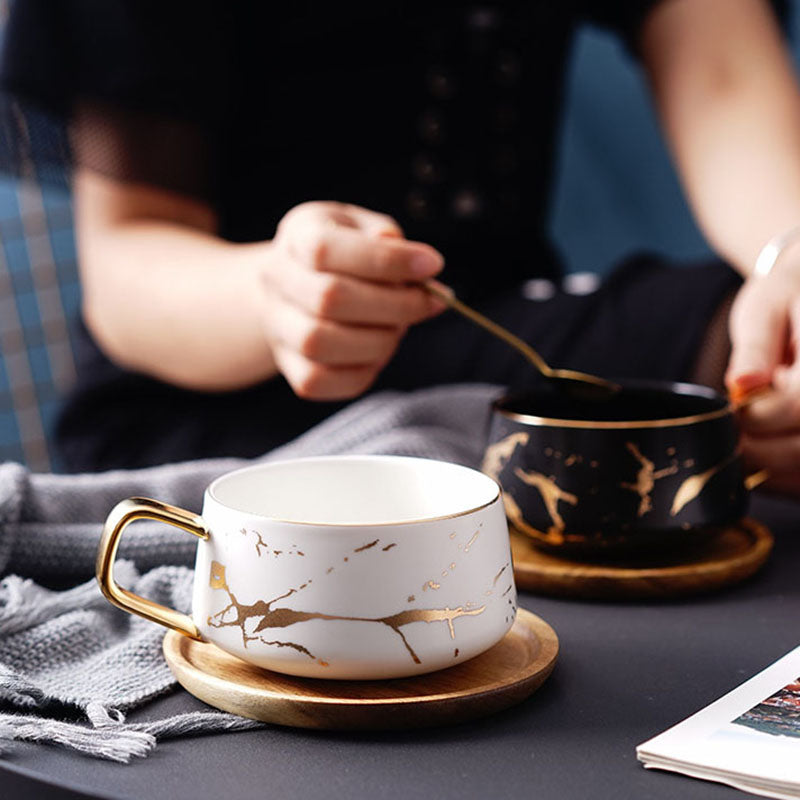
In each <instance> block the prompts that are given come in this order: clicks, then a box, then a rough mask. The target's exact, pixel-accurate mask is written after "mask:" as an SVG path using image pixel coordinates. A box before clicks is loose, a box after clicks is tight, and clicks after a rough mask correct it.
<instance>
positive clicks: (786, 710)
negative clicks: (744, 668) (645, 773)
mask: <svg viewBox="0 0 800 800" xmlns="http://www.w3.org/2000/svg"><path fill="white" fill-rule="evenodd" d="M636 755H637V757H638V758H639V760H640V761H641V762H642V763H643V764H644V765H645V767H650V768H656V769H666V770H670V771H672V772H680V773H682V774H684V775H691V776H692V777H694V778H705V779H706V780H712V781H719V782H720V783H727V784H729V785H730V786H734V787H736V788H737V789H742V790H744V791H748V792H753V793H754V794H760V795H763V796H765V797H779V798H795V797H797V798H800V647H797V648H795V649H794V650H792V651H791V652H790V653H788V654H787V655H785V656H784V657H783V658H781V659H780V660H778V661H776V662H775V663H774V664H772V665H770V666H769V667H767V668H766V669H765V670H764V671H763V672H760V673H759V674H758V675H756V676H755V677H754V678H751V679H750V680H749V681H747V682H746V683H743V684H742V685H741V686H739V687H737V688H736V689H734V690H733V691H732V692H729V693H728V694H726V695H725V696H724V697H722V698H720V699H719V700H717V701H716V702H715V703H712V704H711V705H710V706H707V707H706V708H704V709H703V710H702V711H698V712H697V713H696V714H694V715H693V716H691V717H689V718H688V719H686V720H684V721H683V722H681V723H679V724H678V725H675V726H674V727H673V728H670V729H669V730H667V731H665V732H664V733H662V734H659V735H658V736H656V737H655V738H653V739H650V740H649V741H647V742H645V743H644V744H640V745H639V746H638V747H637V748H636Z"/></svg>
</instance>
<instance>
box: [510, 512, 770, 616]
mask: <svg viewBox="0 0 800 800" xmlns="http://www.w3.org/2000/svg"><path fill="white" fill-rule="evenodd" d="M773 541H774V540H773V538H772V534H771V533H770V532H769V530H768V529H767V528H766V527H765V526H764V525H762V524H761V523H760V522H757V521H756V520H754V519H750V518H746V519H743V520H741V522H739V523H737V524H736V525H731V526H729V527H725V528H720V529H719V530H717V531H714V532H713V533H712V534H710V536H709V537H708V538H707V539H705V540H704V541H703V542H701V543H698V544H697V545H695V546H693V547H691V548H688V549H685V550H680V551H675V552H670V553H666V554H664V553H662V554H661V555H660V556H658V555H654V556H651V557H649V558H648V559H647V560H645V559H644V558H643V557H641V556H640V557H638V558H636V559H634V558H628V559H625V560H619V561H614V562H610V561H602V562H595V563H591V562H579V561H570V560H568V559H566V558H563V557H559V556H555V555H552V554H550V553H546V552H543V551H542V550H538V549H537V548H536V547H535V546H534V545H533V543H532V542H531V540H530V539H529V538H528V537H527V536H525V534H523V533H520V532H519V531H517V530H515V529H514V528H513V527H512V528H511V553H512V555H513V558H514V579H515V581H516V584H517V588H519V589H525V590H528V591H531V592H535V593H536V594H544V595H553V596H557V597H574V598H581V599H591V600H624V599H628V600H635V599H648V598H651V599H652V598H669V597H679V596H683V595H688V594H698V593H701V592H711V591H714V590H716V589H721V588H723V587H725V586H730V585H732V584H735V583H738V582H739V581H743V580H745V579H746V578H749V577H750V576H751V575H753V573H755V572H756V571H757V570H758V569H759V568H760V567H761V566H762V565H763V564H764V562H765V561H766V560H767V557H768V556H769V554H770V551H771V550H772V545H773Z"/></svg>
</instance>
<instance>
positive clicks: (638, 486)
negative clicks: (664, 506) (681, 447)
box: [620, 442, 678, 517]
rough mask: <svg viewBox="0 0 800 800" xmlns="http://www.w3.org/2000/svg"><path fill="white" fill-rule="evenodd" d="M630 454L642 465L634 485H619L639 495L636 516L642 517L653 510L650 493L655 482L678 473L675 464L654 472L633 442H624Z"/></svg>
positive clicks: (648, 461)
mask: <svg viewBox="0 0 800 800" xmlns="http://www.w3.org/2000/svg"><path fill="white" fill-rule="evenodd" d="M625 447H627V448H628V451H629V452H630V454H631V455H632V456H633V457H634V458H635V459H636V460H637V461H638V462H639V463H640V464H641V465H642V466H641V469H640V470H639V471H638V472H637V473H636V483H625V482H623V483H621V484H620V486H621V487H622V488H623V489H630V490H631V491H632V492H636V494H638V495H639V510H638V511H637V512H636V513H637V516H640V517H643V516H644V515H645V514H646V513H647V512H648V511H652V510H653V500H652V498H651V497H650V493H651V492H652V491H653V488H654V487H655V485H656V481H657V480H659V479H660V478H665V477H666V476H667V475H674V474H675V473H676V472H677V471H678V465H677V464H671V465H670V466H669V467H665V468H664V469H659V470H656V468H655V464H654V463H653V462H652V461H651V460H650V459H649V458H647V457H646V456H644V455H642V453H641V451H640V450H639V448H638V447H637V446H636V445H635V444H634V443H633V442H625Z"/></svg>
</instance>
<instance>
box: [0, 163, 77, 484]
mask: <svg viewBox="0 0 800 800" xmlns="http://www.w3.org/2000/svg"><path fill="white" fill-rule="evenodd" d="M79 296H80V290H79V286H78V277H77V268H76V259H75V241H74V236H73V230H72V210H71V205H70V198H69V194H68V192H67V191H66V189H64V190H56V189H53V188H48V189H47V191H44V192H43V191H42V189H41V187H40V186H39V185H38V184H37V183H35V182H34V181H16V180H13V179H11V178H5V179H2V180H0V461H5V460H14V461H21V462H23V463H25V464H28V465H29V466H30V467H32V468H33V469H36V470H40V471H47V470H50V469H57V468H58V463H57V461H56V460H55V458H54V455H53V453H52V450H51V448H50V446H49V437H50V432H51V430H52V425H53V421H54V416H55V412H56V409H57V407H58V404H59V402H60V397H61V396H62V395H63V393H64V392H65V391H66V390H67V389H68V388H69V386H70V385H71V383H72V381H73V379H74V375H75V368H74V363H73V358H72V346H71V341H70V325H69V320H71V319H74V318H75V315H76V313H77V308H78V303H79Z"/></svg>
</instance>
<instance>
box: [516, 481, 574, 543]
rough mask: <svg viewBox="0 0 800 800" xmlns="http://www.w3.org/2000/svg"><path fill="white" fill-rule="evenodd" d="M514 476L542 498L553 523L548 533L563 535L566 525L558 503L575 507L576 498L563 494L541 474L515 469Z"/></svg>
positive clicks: (553, 482) (554, 483)
mask: <svg viewBox="0 0 800 800" xmlns="http://www.w3.org/2000/svg"><path fill="white" fill-rule="evenodd" d="M514 474H515V475H516V476H517V477H518V478H519V479H520V480H521V481H523V482H524V483H527V484H528V486H533V487H535V488H536V489H538V490H539V494H540V495H541V496H542V501H543V502H544V507H545V508H546V509H547V513H548V514H549V515H550V519H551V520H552V522H553V524H552V525H551V526H550V531H548V533H549V532H551V531H554V532H555V535H556V536H557V535H558V534H560V533H563V532H564V528H566V524H565V523H564V519H563V517H562V516H561V514H560V513H559V511H558V503H559V501H563V502H565V503H569V504H570V505H571V506H577V505H578V498H577V497H576V496H575V495H574V494H571V493H570V492H565V491H564V490H563V489H562V488H561V487H560V486H559V485H558V484H557V483H556V482H555V481H554V480H553V479H552V478H548V477H547V476H546V475H542V473H541V472H534V471H533V470H531V471H530V472H523V471H522V470H521V469H519V467H517V469H515V470H514Z"/></svg>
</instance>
